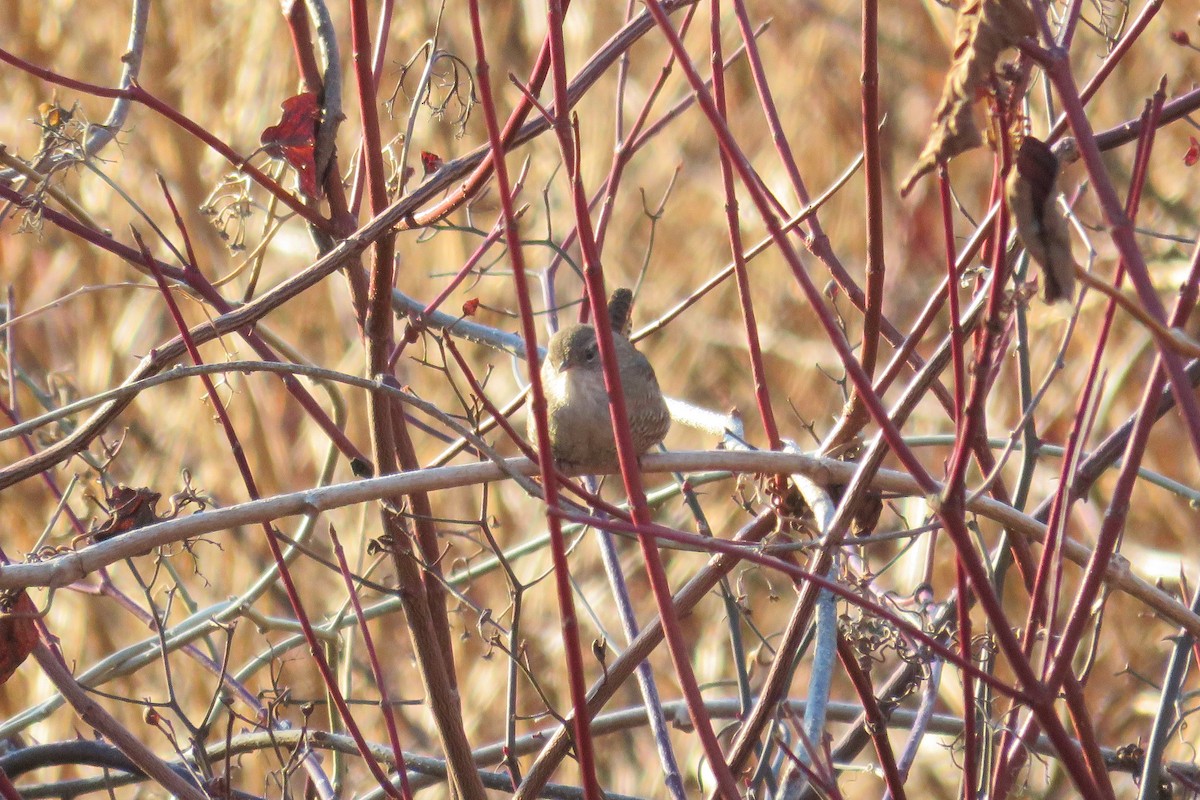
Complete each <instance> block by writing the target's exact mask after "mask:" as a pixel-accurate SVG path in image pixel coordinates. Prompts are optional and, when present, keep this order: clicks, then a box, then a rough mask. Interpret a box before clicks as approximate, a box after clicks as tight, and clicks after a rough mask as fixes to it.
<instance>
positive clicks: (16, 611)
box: [0, 592, 38, 683]
mask: <svg viewBox="0 0 1200 800" xmlns="http://www.w3.org/2000/svg"><path fill="white" fill-rule="evenodd" d="M36 614H37V608H35V607H34V605H33V601H32V600H30V599H29V594H28V593H27V592H21V594H20V597H19V598H18V599H17V602H16V603H14V604H13V607H12V609H10V610H9V611H8V612H7V613H5V614H3V615H0V683H4V682H5V681H7V680H8V679H9V678H10V677H12V674H13V673H14V672H16V671H17V667H19V666H21V664H22V663H23V662H24V661H25V659H27V658H29V654H30V653H32V652H33V647H34V645H36V644H37V638H38V634H37V628H36V627H35V626H34V624H33V618H34V616H35V615H36Z"/></svg>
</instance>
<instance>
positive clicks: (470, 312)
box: [463, 297, 479, 317]
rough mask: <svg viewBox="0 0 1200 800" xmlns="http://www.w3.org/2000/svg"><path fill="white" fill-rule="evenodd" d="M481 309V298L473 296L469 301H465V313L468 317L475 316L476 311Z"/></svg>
mask: <svg viewBox="0 0 1200 800" xmlns="http://www.w3.org/2000/svg"><path fill="white" fill-rule="evenodd" d="M478 310H479V298H478V297H472V298H471V299H470V300H468V301H467V302H465V303H463V314H464V315H466V316H468V317H473V316H475V312H476V311H478Z"/></svg>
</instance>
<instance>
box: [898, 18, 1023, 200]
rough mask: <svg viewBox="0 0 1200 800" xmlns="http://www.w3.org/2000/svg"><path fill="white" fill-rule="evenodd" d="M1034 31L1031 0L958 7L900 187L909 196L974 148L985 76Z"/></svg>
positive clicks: (985, 80) (985, 81)
mask: <svg viewBox="0 0 1200 800" xmlns="http://www.w3.org/2000/svg"><path fill="white" fill-rule="evenodd" d="M1036 33H1037V17H1036V16H1035V12H1034V10H1033V8H1032V7H1031V6H1030V5H1029V0H968V2H965V3H963V5H962V7H961V8H959V11H958V19H957V21H956V22H955V29H954V60H953V62H952V63H951V65H950V71H949V72H947V73H946V82H945V84H943V86H942V96H941V99H940V100H939V101H938V105H937V110H936V111H935V112H934V121H933V129H932V130H931V131H930V133H929V139H928V140H927V141H926V142H925V148H924V149H923V150H922V151H921V155H920V156H919V157H918V158H917V163H916V164H915V165H914V166H913V168H912V170H911V171H910V172H909V173H908V176H907V177H906V178H905V179H904V181H903V183H901V185H900V196H901V197H903V196H904V195H907V194H908V193H909V191H910V190H911V189H912V187H913V186H914V185H915V184H916V182H917V181H918V180H919V179H920V178H921V177H922V176H924V175H925V174H927V173H928V172H930V171H932V170H933V168H934V167H936V166H937V165H938V164H939V163H945V162H946V161H949V160H950V159H951V158H953V157H954V156H956V155H958V154H959V153H964V152H966V151H967V150H971V149H973V148H975V147H978V146H979V145H980V144H981V143H982V141H983V138H982V136H981V135H980V133H979V128H978V127H977V126H976V125H975V120H974V118H973V117H972V113H971V107H972V106H973V105H974V104H975V100H976V98H978V97H980V96H981V95H983V94H985V93H986V91H987V79H988V78H989V77H990V76H991V74H992V71H993V69H994V68H995V65H996V61H997V59H999V57H1000V53H1001V52H1002V51H1003V50H1004V49H1005V48H1008V47H1012V46H1013V45H1015V44H1016V43H1017V42H1019V41H1020V40H1021V39H1023V38H1025V37H1026V36H1033V35H1035V34H1036Z"/></svg>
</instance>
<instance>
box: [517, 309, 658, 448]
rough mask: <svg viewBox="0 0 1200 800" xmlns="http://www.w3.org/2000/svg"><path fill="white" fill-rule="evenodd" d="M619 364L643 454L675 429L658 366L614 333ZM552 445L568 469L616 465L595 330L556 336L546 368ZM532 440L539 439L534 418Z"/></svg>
mask: <svg viewBox="0 0 1200 800" xmlns="http://www.w3.org/2000/svg"><path fill="white" fill-rule="evenodd" d="M613 345H614V346H615V347H616V351H617V362H618V364H619V365H620V372H621V387H622V390H623V393H624V395H625V410H626V413H627V414H628V415H629V432H630V434H631V435H632V436H633V447H634V449H635V450H636V451H637V453H638V455H641V454H642V453H644V452H646V451H647V450H649V449H650V448H651V447H653V446H654V445H656V444H658V443H659V442H661V441H662V440H663V437H665V436H666V435H667V430H668V429H669V428H670V427H671V414H670V412H669V411H668V410H667V404H666V401H665V400H664V399H663V395H662V390H661V389H660V388H659V386H658V378H657V377H655V375H654V367H652V366H650V362H649V361H647V360H646V357H645V356H644V355H642V354H641V353H639V352H638V351H637V350H636V349H635V348H634V346H633V345H632V344H631V343H630V342H629V340H628V339H626V338H625V337H624V336H620V335H618V334H615V333H614V334H613ZM542 386H543V388H544V390H545V393H546V405H547V418H548V421H549V423H550V443H551V449H552V452H553V453H554V458H555V459H556V460H558V461H560V462H563V463H564V464H566V465H569V466H573V467H581V468H588V469H597V470H600V469H604V470H608V469H613V468H615V467H616V466H617V445H616V441H615V440H614V439H613V432H612V422H611V418H610V416H609V412H608V389H607V388H606V387H605V385H604V371H603V369H602V368H601V366H600V350H599V346H598V344H597V342H596V329H595V328H593V327H592V326H591V325H570V326H568V327H565V328H563V329H562V330H560V331H559V332H558V333H556V334H555V335H554V336H553V337H552V338H551V339H550V344H549V346H548V347H547V353H546V360H545V361H544V362H543V363H542ZM528 431H529V438H530V440H531V441H533V440H535V439H536V434H535V427H534V421H533V416H532V415H530V418H529V425H528Z"/></svg>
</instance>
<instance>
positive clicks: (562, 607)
mask: <svg viewBox="0 0 1200 800" xmlns="http://www.w3.org/2000/svg"><path fill="white" fill-rule="evenodd" d="M469 8H470V14H471V33H472V37H473V40H474V44H475V59H476V68H475V70H476V77H477V80H478V83H479V96H480V106H481V107H482V109H483V114H484V119H485V120H486V122H487V131H488V143H489V145H490V147H491V157H490V159H488V160H486V161H485V162H484V163H483V164H481V168H485V169H486V168H487V166H488V163H489V162H490V166H491V168H494V170H495V174H496V185H497V190H498V192H499V195H500V205H501V209H502V214H503V218H504V232H505V238H506V239H507V242H508V250H509V255H510V258H511V259H512V268H513V283H514V284H515V289H516V295H517V304H518V307H519V308H520V313H521V335H522V337H523V338H524V340H525V352H527V353H530V354H533V353H536V352H537V332H536V331H535V329H534V322H533V308H532V307H531V305H530V302H529V283H528V280H527V279H526V274H525V258H524V255H523V253H522V252H521V239H520V232H519V230H518V229H517V218H516V210H515V209H514V208H513V205H512V194H511V182H510V181H509V177H508V166H507V164H506V162H505V157H504V140H503V135H502V132H501V130H500V125H499V121H498V119H497V115H496V105H495V100H494V97H493V95H492V83H491V77H490V67H489V66H488V61H487V53H486V50H485V48H484V43H483V27H482V22H481V21H480V15H479V0H470V2H469ZM548 38H549V37H548ZM542 52H543V53H544V54H546V56H547V59H548V53H549V45H548V44H547V45H545V46H543V51H542ZM542 61H543V59H541V58H539V61H538V66H539V68H540V67H541V64H542ZM547 66H548V64H547ZM542 74H543V75H544V72H543V73H542ZM523 105H524V106H525V108H526V109H528V108H529V107H530V104H528V103H523ZM561 108H565V106H560V109H561ZM510 122H511V120H510ZM477 172H478V170H477ZM529 363H530V370H529V384H530V393H531V397H532V398H533V399H532V411H531V413H533V414H534V419H535V422H536V429H537V441H538V466H539V467H540V469H541V473H542V485H543V487H544V491H545V493H546V505H547V508H548V509H552V508H555V507H556V506H557V505H558V486H557V482H556V480H555V478H554V457H553V455H552V453H551V450H550V431H549V428H548V426H547V420H546V395H545V392H544V391H543V389H542V378H541V373H540V371H539V370H538V369H536V368H535V367H534V366H533V364H534V360H533V359H531V360H530V362H529ZM547 528H548V530H549V534H550V555H551V559H552V561H553V564H554V585H555V593H556V596H557V598H558V606H559V615H560V617H561V622H562V641H563V649H564V650H565V651H566V659H567V680H568V682H569V684H570V691H571V704H572V706H573V707H574V710H575V715H574V728H575V752H576V756H577V757H578V759H579V769H580V772H581V773H582V778H583V791H584V797H586V798H587V800H599V798H600V796H601V795H600V786H599V783H598V782H597V780H596V756H595V746H594V744H593V742H592V735H591V728H590V724H589V723H590V719H591V718H590V716H589V714H588V710H587V687H586V685H585V684H584V669H583V655H582V653H581V651H580V648H579V620H578V618H577V617H576V616H575V604H574V600H573V599H572V596H571V582H570V564H569V563H568V562H567V551H566V541H565V538H564V537H563V532H562V523H561V522H560V521H559V520H558V518H557V517H556V516H554V515H552V514H548V515H547Z"/></svg>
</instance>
